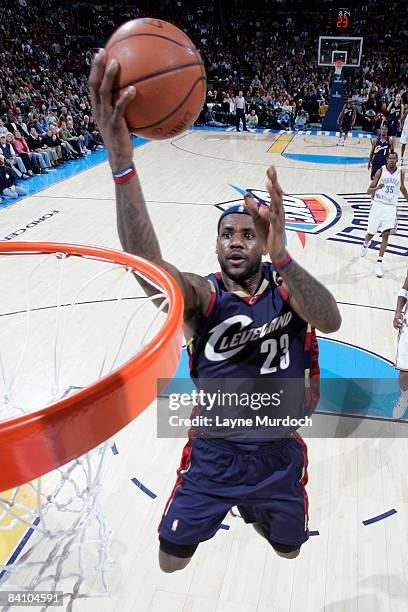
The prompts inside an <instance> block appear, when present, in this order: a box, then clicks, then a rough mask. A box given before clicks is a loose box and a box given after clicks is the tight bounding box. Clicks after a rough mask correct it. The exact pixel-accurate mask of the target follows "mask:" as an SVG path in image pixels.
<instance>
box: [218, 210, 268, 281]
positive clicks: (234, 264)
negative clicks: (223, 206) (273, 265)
mask: <svg viewBox="0 0 408 612" xmlns="http://www.w3.org/2000/svg"><path fill="white" fill-rule="evenodd" d="M216 253H217V256H218V262H219V264H220V268H221V270H222V271H223V273H224V274H225V275H226V276H228V277H229V278H230V279H231V280H233V281H235V282H240V281H245V280H247V279H249V278H251V277H252V276H253V275H254V274H256V272H257V271H258V270H259V266H260V265H261V262H262V255H263V254H264V250H263V248H262V243H261V241H260V240H259V238H258V237H257V235H256V233H255V226H254V222H253V221H252V217H251V215H250V213H249V210H248V209H247V208H246V207H245V206H243V205H242V206H232V207H230V208H229V209H227V210H225V211H224V212H223V213H222V215H221V216H220V218H219V220H218V235H217V245H216Z"/></svg>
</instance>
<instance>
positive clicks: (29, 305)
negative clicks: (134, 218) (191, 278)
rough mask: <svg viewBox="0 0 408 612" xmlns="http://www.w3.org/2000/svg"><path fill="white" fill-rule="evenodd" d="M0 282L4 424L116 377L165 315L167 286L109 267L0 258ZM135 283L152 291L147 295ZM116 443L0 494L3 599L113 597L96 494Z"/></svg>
mask: <svg viewBox="0 0 408 612" xmlns="http://www.w3.org/2000/svg"><path fill="white" fill-rule="evenodd" d="M0 278H1V279H2V286H3V287H9V288H10V289H9V290H8V292H5V293H4V295H3V298H2V300H1V304H0V422H3V421H6V420H8V419H10V418H14V417H17V416H20V415H22V414H26V413H29V412H33V411H36V410H38V409H39V408H41V407H44V406H46V405H49V404H52V403H54V402H55V401H57V400H59V399H61V398H62V397H64V396H65V395H67V394H70V393H75V392H77V391H78V390H79V389H82V388H84V387H86V386H88V385H89V384H91V383H93V382H95V381H96V380H98V379H99V378H100V377H101V376H104V375H107V374H109V373H110V372H112V371H114V370H115V369H116V368H118V367H119V366H120V365H121V364H123V363H125V362H126V361H128V360H129V359H130V358H131V357H134V356H135V355H137V353H138V352H139V351H140V350H141V348H143V347H144V346H146V344H147V343H148V342H149V341H150V340H151V339H152V338H153V336H154V335H155V334H156V333H157V332H158V331H159V329H160V328H161V327H162V325H163V322H164V319H165V317H166V315H165V314H164V312H165V310H166V306H167V305H168V299H167V295H165V293H164V292H163V290H162V288H160V287H159V286H157V285H155V284H154V283H152V282H151V281H147V279H146V278H145V277H144V276H143V275H142V274H140V273H135V272H134V271H133V270H132V269H130V268H128V267H125V266H122V265H120V264H115V263H112V262H108V261H103V260H93V259H88V258H84V257H78V256H71V255H70V256H67V255H66V254H64V253H60V254H51V255H24V256H22V255H15V256H14V255H8V256H0ZM138 280H139V281H141V282H142V283H143V282H144V283H146V282H148V283H149V286H150V288H151V293H152V295H151V296H149V297H146V295H145V293H144V291H143V290H142V288H141V286H140V284H139V282H138ZM153 300H154V301H155V305H156V306H155V305H154V304H153ZM112 443H113V442H112V440H108V441H106V442H105V443H104V444H102V445H101V446H99V447H98V448H95V449H93V450H92V451H91V452H89V453H87V454H86V455H84V456H82V457H80V458H78V459H77V460H75V461H72V462H71V463H69V464H67V465H65V466H62V467H61V468H59V469H57V470H54V471H53V472H50V473H49V474H46V475H45V476H43V477H41V478H38V479H37V480H35V481H33V482H30V483H27V484H24V485H22V486H19V487H16V488H15V489H13V490H10V491H6V492H2V493H0V591H1V590H2V589H8V590H9V589H12V590H30V591H31V590H42V591H45V590H46V591H53V592H54V591H62V592H63V598H64V607H65V609H67V610H71V609H72V606H73V602H74V601H75V600H76V599H78V598H82V597H90V596H106V595H108V594H109V587H108V581H107V572H108V570H109V568H110V567H111V559H110V556H109V543H110V530H109V527H108V524H107V522H106V520H105V518H104V515H103V511H102V508H101V503H100V492H101V487H102V475H103V468H104V464H105V463H106V462H107V461H108V460H109V459H110V458H111V457H112V452H111V446H112ZM10 534H12V537H10ZM10 541H12V542H13V545H12V547H10ZM7 609H8V607H7V606H5V607H3V608H2V610H7ZM41 609H47V605H46V604H45V605H44V606H43V607H42V608H41Z"/></svg>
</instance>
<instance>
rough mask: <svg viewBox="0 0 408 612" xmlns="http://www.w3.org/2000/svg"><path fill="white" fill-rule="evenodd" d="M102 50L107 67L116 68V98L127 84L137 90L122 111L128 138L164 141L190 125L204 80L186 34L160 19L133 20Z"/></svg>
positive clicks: (198, 106)
mask: <svg viewBox="0 0 408 612" xmlns="http://www.w3.org/2000/svg"><path fill="white" fill-rule="evenodd" d="M105 50H106V52H107V59H108V62H109V61H110V60H111V59H112V58H114V59H116V60H117V62H118V64H119V72H118V78H117V83H115V86H114V96H115V97H116V99H117V98H118V97H119V96H120V95H121V92H123V91H125V90H126V88H127V87H129V86H130V85H134V86H135V88H136V96H135V98H134V100H132V102H131V103H130V104H129V106H128V108H127V110H126V122H127V125H128V127H129V131H130V132H131V133H132V134H137V135H139V136H145V137H146V138H151V139H153V140H164V139H166V138H171V137H174V136H178V135H180V134H181V133H183V132H184V131H185V130H187V129H188V128H189V127H190V126H191V125H192V124H193V123H194V121H195V120H196V119H197V117H198V115H199V114H200V112H201V110H202V108H203V104H204V100H205V95H206V82H207V80H206V75H205V70H204V64H203V60H202V59H201V55H200V53H199V52H198V51H197V49H196V48H195V46H194V44H193V43H192V41H191V40H190V39H189V38H188V36H186V34H184V32H182V31H181V30H180V29H179V28H177V27H176V26H175V25H173V24H171V23H168V22H167V21H162V20H161V19H150V18H143V19H134V20H132V21H128V22H127V23H124V24H123V25H122V26H120V28H118V29H117V30H116V32H114V34H113V35H112V36H111V37H110V39H109V40H108V42H107V44H106V47H105Z"/></svg>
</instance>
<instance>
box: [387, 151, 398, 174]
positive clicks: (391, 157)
mask: <svg viewBox="0 0 408 612" xmlns="http://www.w3.org/2000/svg"><path fill="white" fill-rule="evenodd" d="M397 163H398V153H396V152H395V151H391V152H390V153H388V155H387V168H388V170H395V168H396V167H397Z"/></svg>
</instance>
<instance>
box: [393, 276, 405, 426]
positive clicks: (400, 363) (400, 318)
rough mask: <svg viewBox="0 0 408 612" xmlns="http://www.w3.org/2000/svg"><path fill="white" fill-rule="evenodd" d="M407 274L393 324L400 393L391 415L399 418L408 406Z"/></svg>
mask: <svg viewBox="0 0 408 612" xmlns="http://www.w3.org/2000/svg"><path fill="white" fill-rule="evenodd" d="M407 302H408V274H407V276H406V277H405V281H404V284H403V286H402V289H401V290H400V292H399V293H398V300H397V307H396V309H395V314H394V321H393V325H394V327H395V329H398V331H399V333H398V346H397V358H396V360H395V367H396V368H397V370H399V371H400V376H399V383H400V389H401V395H400V397H399V399H398V402H397V403H396V404H395V406H394V410H393V412H392V416H393V418H394V419H401V418H402V417H403V416H404V414H405V412H406V410H407V408H408V309H407Z"/></svg>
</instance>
